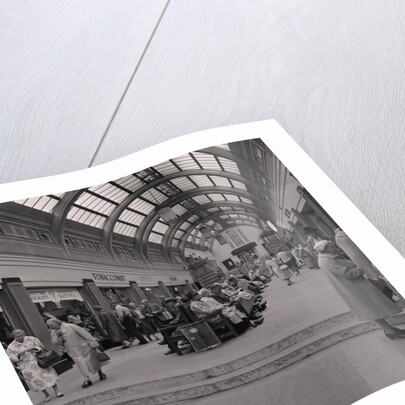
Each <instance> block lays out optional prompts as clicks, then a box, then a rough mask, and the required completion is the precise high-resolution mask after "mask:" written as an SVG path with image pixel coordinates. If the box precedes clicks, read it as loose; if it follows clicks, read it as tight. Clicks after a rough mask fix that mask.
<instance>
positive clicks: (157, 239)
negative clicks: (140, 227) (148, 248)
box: [148, 232, 163, 243]
mask: <svg viewBox="0 0 405 405" xmlns="http://www.w3.org/2000/svg"><path fill="white" fill-rule="evenodd" d="M162 239H163V236H162V235H159V234H158V233H155V232H151V233H150V234H149V237H148V241H149V242H153V243H162Z"/></svg>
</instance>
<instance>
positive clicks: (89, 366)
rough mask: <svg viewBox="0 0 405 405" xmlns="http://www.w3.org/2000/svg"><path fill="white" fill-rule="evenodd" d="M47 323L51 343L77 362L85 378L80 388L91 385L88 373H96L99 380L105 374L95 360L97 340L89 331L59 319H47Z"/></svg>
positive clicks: (103, 377) (103, 378)
mask: <svg viewBox="0 0 405 405" xmlns="http://www.w3.org/2000/svg"><path fill="white" fill-rule="evenodd" d="M47 325H48V326H49V328H50V329H51V338H52V343H53V344H57V345H58V346H59V348H60V350H62V351H63V352H66V353H67V354H68V355H69V356H70V357H71V358H72V360H73V361H74V362H75V363H76V364H77V367H78V368H79V370H80V372H81V373H82V374H83V376H84V378H85V380H84V383H83V385H82V388H87V387H90V386H91V385H93V382H92V381H91V380H90V374H95V373H98V375H99V377H100V381H102V380H105V379H106V378H107V376H106V375H105V374H104V373H103V371H102V370H101V365H100V363H99V361H98V360H97V355H96V348H97V347H98V342H97V339H96V338H95V337H93V336H92V335H91V334H90V333H89V332H87V331H86V330H84V329H83V328H81V327H80V326H77V325H73V324H69V323H64V322H61V321H60V320H59V319H56V318H54V319H49V320H48V321H47Z"/></svg>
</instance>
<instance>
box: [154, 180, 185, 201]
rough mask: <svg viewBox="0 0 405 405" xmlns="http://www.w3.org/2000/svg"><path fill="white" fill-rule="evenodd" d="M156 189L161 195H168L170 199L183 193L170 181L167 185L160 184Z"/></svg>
mask: <svg viewBox="0 0 405 405" xmlns="http://www.w3.org/2000/svg"><path fill="white" fill-rule="evenodd" d="M155 188H156V189H157V190H159V191H160V192H161V193H164V194H165V195H168V196H169V197H173V196H175V195H177V194H179V193H180V192H181V191H180V190H179V189H178V188H177V187H176V186H175V185H174V184H172V183H171V182H169V181H168V182H166V183H162V184H159V185H158V186H156V187H155Z"/></svg>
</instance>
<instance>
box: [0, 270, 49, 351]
mask: <svg viewBox="0 0 405 405" xmlns="http://www.w3.org/2000/svg"><path fill="white" fill-rule="evenodd" d="M2 287H3V289H2V290H1V294H0V296H1V303H2V305H3V307H4V310H5V312H6V313H7V315H8V316H9V318H10V321H11V323H12V325H13V326H14V327H15V328H17V329H22V330H23V331H24V332H25V334H26V335H31V336H35V337H37V338H38V339H39V340H40V341H41V342H42V343H43V344H44V345H45V347H48V348H50V347H51V346H52V343H51V336H50V333H49V330H48V327H47V326H46V323H45V321H44V319H43V318H42V316H41V314H40V313H39V311H38V309H37V307H36V306H35V304H34V303H33V302H32V300H31V298H30V296H29V295H28V292H27V290H26V289H25V287H24V285H23V283H22V281H21V279H20V278H18V277H13V278H3V279H2Z"/></svg>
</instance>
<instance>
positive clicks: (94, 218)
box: [66, 206, 106, 228]
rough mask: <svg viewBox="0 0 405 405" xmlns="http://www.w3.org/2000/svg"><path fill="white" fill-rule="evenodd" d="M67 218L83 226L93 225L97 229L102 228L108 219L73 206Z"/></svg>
mask: <svg viewBox="0 0 405 405" xmlns="http://www.w3.org/2000/svg"><path fill="white" fill-rule="evenodd" d="M66 218H67V219H70V220H72V221H76V222H80V223H82V224H86V225H91V226H94V227H96V228H102V227H103V225H104V222H105V220H106V217H103V216H101V215H97V214H94V213H92V212H89V211H86V210H84V209H82V208H80V207H76V206H73V207H72V208H71V209H70V211H69V212H68V214H67V217H66Z"/></svg>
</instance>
